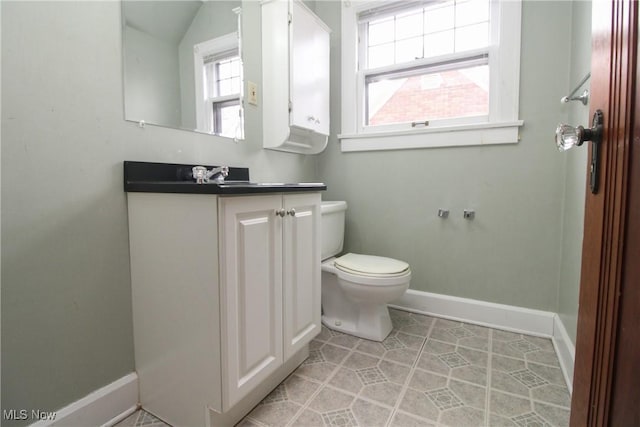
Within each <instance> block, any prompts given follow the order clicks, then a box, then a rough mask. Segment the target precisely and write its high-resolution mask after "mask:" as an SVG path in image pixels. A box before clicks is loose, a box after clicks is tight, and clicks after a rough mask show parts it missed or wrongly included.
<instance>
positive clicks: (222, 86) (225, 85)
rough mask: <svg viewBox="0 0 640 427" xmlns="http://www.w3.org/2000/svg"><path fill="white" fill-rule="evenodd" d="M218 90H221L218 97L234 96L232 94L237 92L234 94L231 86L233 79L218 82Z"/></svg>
mask: <svg viewBox="0 0 640 427" xmlns="http://www.w3.org/2000/svg"><path fill="white" fill-rule="evenodd" d="M218 88H219V90H220V93H219V94H218V96H226V95H232V94H234V93H235V92H233V87H232V85H231V79H224V80H220V81H219V82H218Z"/></svg>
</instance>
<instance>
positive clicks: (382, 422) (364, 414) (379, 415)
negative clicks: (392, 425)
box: [351, 399, 391, 427]
mask: <svg viewBox="0 0 640 427" xmlns="http://www.w3.org/2000/svg"><path fill="white" fill-rule="evenodd" d="M351 411H352V412H353V415H354V416H355V418H356V420H357V421H358V425H360V426H364V427H377V426H381V427H382V426H386V425H387V423H388V422H389V417H390V416H391V409H390V408H384V407H382V406H380V405H376V404H373V403H371V402H367V401H365V400H362V399H356V400H355V401H354V402H353V404H352V405H351Z"/></svg>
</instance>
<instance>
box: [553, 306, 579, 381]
mask: <svg viewBox="0 0 640 427" xmlns="http://www.w3.org/2000/svg"><path fill="white" fill-rule="evenodd" d="M553 345H554V347H555V349H556V353H557V354H558V360H559V361H560V367H561V368H562V373H563V375H564V380H565V382H566V383H567V388H568V389H569V393H573V367H574V363H575V360H576V348H575V346H574V345H573V342H572V341H571V338H569V334H567V329H566V328H565V327H564V323H562V319H560V316H558V315H557V314H556V315H555V317H554V319H553Z"/></svg>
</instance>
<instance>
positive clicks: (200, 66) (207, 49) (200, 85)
mask: <svg viewBox="0 0 640 427" xmlns="http://www.w3.org/2000/svg"><path fill="white" fill-rule="evenodd" d="M230 53H233V56H239V58H240V87H239V92H238V93H237V94H232V95H225V96H218V97H213V98H211V97H206V98H205V97H204V93H205V91H204V87H205V82H206V78H205V72H204V65H205V58H207V57H210V56H211V55H217V56H219V58H215V59H214V61H213V62H218V61H220V60H224V59H226V58H229V57H230ZM193 58H194V72H195V86H196V87H195V96H196V127H197V130H198V131H199V132H205V133H211V134H214V135H219V136H223V135H220V132H219V130H218V129H216V123H215V120H214V114H215V113H216V112H215V111H214V109H215V106H216V105H220V104H222V103H228V101H230V100H237V101H238V102H237V103H238V105H240V111H241V113H240V114H241V117H240V118H239V120H240V121H241V122H242V120H243V117H242V114H243V113H242V106H243V99H242V95H243V94H242V89H243V75H242V54H241V50H240V40H239V33H238V32H235V31H234V32H232V33H229V34H225V35H223V36H220V37H217V38H215V39H211V40H207V41H204V42H202V43H198V44H196V45H195V46H194V47H193ZM223 137H225V136H223ZM243 138H244V135H241V136H239V137H236V138H233V139H243Z"/></svg>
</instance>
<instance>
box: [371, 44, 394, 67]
mask: <svg viewBox="0 0 640 427" xmlns="http://www.w3.org/2000/svg"><path fill="white" fill-rule="evenodd" d="M393 52H394V45H393V43H388V44H383V45H380V46H374V47H370V48H369V57H368V60H369V64H368V65H369V68H376V67H382V66H384V65H390V64H393V60H394V55H393Z"/></svg>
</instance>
